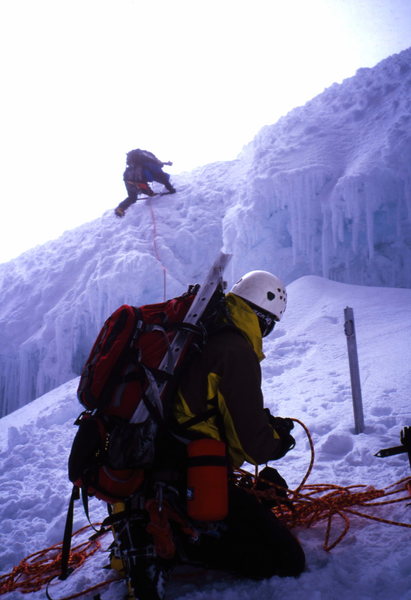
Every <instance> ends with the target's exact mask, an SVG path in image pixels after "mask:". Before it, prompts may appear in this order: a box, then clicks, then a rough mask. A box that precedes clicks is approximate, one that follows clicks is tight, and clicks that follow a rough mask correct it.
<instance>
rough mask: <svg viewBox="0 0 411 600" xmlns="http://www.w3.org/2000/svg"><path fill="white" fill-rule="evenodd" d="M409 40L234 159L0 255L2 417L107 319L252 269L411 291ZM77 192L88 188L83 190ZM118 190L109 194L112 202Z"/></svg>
mask: <svg viewBox="0 0 411 600" xmlns="http://www.w3.org/2000/svg"><path fill="white" fill-rule="evenodd" d="M410 92H411V49H410V50H407V51H405V52H403V53H401V54H399V55H395V56H393V57H390V58H389V59H387V60H385V61H383V62H382V63H380V64H379V65H377V66H376V67H375V68H374V69H362V70H360V71H359V72H358V73H357V74H356V76H355V77H353V78H350V79H348V80H346V81H344V82H343V83H342V84H341V85H336V84H335V85H333V86H332V87H331V88H329V89H327V90H325V91H324V92H323V93H322V94H321V95H319V96H318V97H316V98H314V99H313V100H312V101H311V102H309V103H308V104H306V105H305V106H303V107H300V108H297V109H295V110H293V111H292V112H291V113H289V114H288V115H287V116H285V117H284V118H282V119H280V120H279V121H278V123H276V124H275V125H271V126H267V127H264V128H263V129H262V130H261V132H260V133H259V134H258V135H257V136H256V138H255V139H254V140H253V141H252V143H251V144H249V145H248V146H246V147H245V148H244V150H243V152H242V153H241V155H240V156H239V157H238V159H237V160H235V161H232V162H227V163H214V164H211V165H206V166H205V167H203V168H199V169H196V170H195V171H193V172H191V173H186V174H182V175H180V176H179V177H175V178H173V181H174V182H175V184H176V187H177V189H178V193H177V194H176V195H174V196H164V197H162V198H155V199H153V200H150V201H146V202H139V203H137V204H136V205H134V206H132V207H131V208H130V210H129V211H128V213H127V215H126V217H125V218H124V219H122V220H118V219H116V218H115V217H114V216H113V213H112V212H111V211H109V212H108V213H106V214H104V215H103V216H102V218H101V219H98V220H96V221H93V222H91V223H86V224H85V225H83V226H82V227H79V228H77V229H75V230H72V231H68V232H66V233H65V234H64V235H63V236H61V237H60V238H59V239H58V240H56V241H53V242H49V243H47V244H44V245H43V246H39V247H37V248H34V249H32V250H30V251H29V252H26V253H25V254H23V255H21V256H20V257H18V258H17V259H15V260H13V261H10V262H9V263H6V264H2V265H0V297H1V304H0V414H5V413H8V412H11V411H12V410H14V409H16V408H18V407H19V406H22V405H24V404H26V403H27V402H29V401H30V400H32V399H33V398H35V397H37V396H39V395H41V394H43V393H45V392H46V391H48V390H50V389H53V388H54V387H56V386H58V385H60V384H61V383H63V382H65V381H67V380H69V379H71V378H72V377H74V376H76V375H78V374H79V372H80V369H81V366H82V364H83V362H84V360H85V358H86V356H87V354H88V352H89V350H90V347H91V344H92V342H93V339H94V338H95V336H96V334H97V332H98V330H99V329H100V327H101V325H102V324H103V322H104V320H105V318H106V317H107V316H108V315H109V314H110V313H111V312H112V311H113V310H114V309H115V308H117V307H118V306H119V305H121V304H123V303H130V304H136V305H138V304H143V303H146V302H157V301H161V300H162V299H164V297H170V296H172V295H176V294H178V293H181V292H183V291H184V290H185V289H186V287H187V285H188V284H190V283H197V282H199V281H201V279H202V277H203V275H204V273H205V272H206V270H207V269H208V267H209V265H210V264H211V262H212V261H213V260H214V258H215V256H216V254H217V253H218V252H219V250H220V249H221V248H224V249H225V250H226V251H228V252H231V253H232V254H233V259H232V261H231V263H230V265H229V267H228V269H227V272H226V277H227V280H228V284H229V285H231V284H232V283H233V282H234V281H235V280H236V279H237V278H238V277H239V276H241V275H242V274H243V273H244V272H246V271H247V270H250V269H255V268H260V269H267V270H270V271H272V272H275V273H277V274H278V275H280V276H281V277H282V278H283V279H284V280H285V281H286V282H287V283H288V282H290V281H293V280H295V279H296V278H298V277H300V276H303V275H308V274H312V275H321V276H323V277H326V278H329V279H334V280H337V281H341V282H346V283H356V284H365V285H376V286H391V287H411V226H410V214H411V210H410V209H411V93H410ZM79 193H81V191H79ZM117 200H118V199H115V201H113V207H114V206H115V204H116V203H117Z"/></svg>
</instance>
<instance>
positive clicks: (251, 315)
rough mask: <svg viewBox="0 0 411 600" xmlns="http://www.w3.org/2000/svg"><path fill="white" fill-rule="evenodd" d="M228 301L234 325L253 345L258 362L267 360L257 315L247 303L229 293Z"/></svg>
mask: <svg viewBox="0 0 411 600" xmlns="http://www.w3.org/2000/svg"><path fill="white" fill-rule="evenodd" d="M226 301H227V308H228V311H229V313H230V317H231V320H232V322H233V324H234V325H235V326H236V327H237V328H238V329H240V331H241V332H242V333H243V334H244V335H245V337H246V338H247V339H248V341H249V342H250V344H251V345H252V347H253V349H254V352H255V353H256V355H257V357H258V360H259V361H262V360H263V359H264V358H265V355H264V352H263V338H262V335H261V329H260V325H259V322H258V317H257V315H256V314H255V312H254V311H253V309H252V308H251V307H250V306H249V305H248V304H247V302H246V301H245V300H243V299H242V298H240V296H236V295H235V294H231V293H228V294H227V295H226Z"/></svg>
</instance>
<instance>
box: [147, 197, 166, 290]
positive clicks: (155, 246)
mask: <svg viewBox="0 0 411 600" xmlns="http://www.w3.org/2000/svg"><path fill="white" fill-rule="evenodd" d="M147 204H148V206H149V207H150V213H151V220H152V222H153V248H154V255H155V257H156V259H157V260H158V262H159V263H160V265H161V267H162V269H163V296H164V301H165V300H166V299H167V269H166V268H165V266H164V265H163V263H162V262H161V258H160V254H159V252H158V248H157V222H156V216H155V214H154V209H153V206H152V204H151V200H147Z"/></svg>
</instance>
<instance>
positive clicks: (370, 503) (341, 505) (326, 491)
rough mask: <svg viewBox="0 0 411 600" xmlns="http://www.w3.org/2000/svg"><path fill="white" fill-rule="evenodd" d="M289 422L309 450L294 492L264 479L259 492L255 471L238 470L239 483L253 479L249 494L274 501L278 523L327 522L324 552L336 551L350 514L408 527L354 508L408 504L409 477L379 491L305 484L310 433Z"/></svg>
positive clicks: (346, 530)
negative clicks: (337, 524)
mask: <svg viewBox="0 0 411 600" xmlns="http://www.w3.org/2000/svg"><path fill="white" fill-rule="evenodd" d="M292 420H293V421H295V422H296V423H298V424H299V425H301V427H302V428H303V429H304V431H305V433H306V434H307V438H308V441H309V444H310V449H311V458H310V464H309V466H308V469H307V472H306V474H305V475H304V477H303V479H302V481H301V483H300V485H299V486H298V487H297V488H296V489H295V490H289V489H285V488H281V486H278V485H277V486H276V485H275V484H273V483H272V482H270V481H268V480H264V483H266V484H267V485H268V486H270V487H271V489H269V490H263V491H260V490H258V489H256V485H257V476H258V473H257V472H256V474H255V475H254V476H251V475H250V473H248V472H246V471H242V470H239V475H240V481H241V477H244V476H246V477H248V479H249V478H250V477H251V479H252V486H251V487H250V488H249V491H250V493H253V494H255V495H256V496H258V497H260V498H261V499H262V500H270V501H272V502H273V504H274V506H273V507H272V509H271V510H272V512H273V513H274V514H275V516H276V517H277V518H278V519H279V520H281V521H282V522H283V523H284V524H285V525H286V526H287V527H289V528H290V529H292V528H294V527H305V528H308V527H311V526H312V525H314V524H315V523H318V522H320V521H326V531H325V539H324V543H323V548H324V550H326V551H330V550H332V549H333V548H335V546H337V544H339V543H340V542H341V540H342V539H343V538H344V536H345V535H346V534H347V532H348V531H349V529H350V520H349V515H355V516H357V517H362V518H365V519H371V520H373V521H378V522H379V523H385V524H387V525H396V526H399V527H408V528H411V523H402V522H398V521H392V520H389V519H384V518H382V517H376V516H374V515H371V514H367V513H366V512H363V511H362V510H361V511H360V510H357V509H354V507H356V506H358V507H362V508H364V509H367V508H368V509H369V508H375V507H377V506H383V505H388V504H395V503H398V502H406V501H410V494H411V491H410V490H411V487H410V486H411V479H410V478H409V477H407V478H405V479H401V480H400V481H397V482H396V483H393V484H391V485H389V486H388V487H387V488H384V489H382V490H381V489H376V488H375V487H373V486H367V485H361V484H359V485H349V486H339V485H334V484H321V483H319V484H311V485H305V483H306V481H307V479H308V477H309V476H310V474H311V471H312V468H313V465H314V458H315V452H314V444H313V441H312V438H311V435H310V432H309V430H308V428H307V427H306V426H305V425H304V423H303V422H302V421H300V420H299V419H295V418H293V419H292ZM249 480H250V479H249ZM260 481H261V478H260ZM276 488H277V489H278V491H279V493H278V492H277V490H276ZM399 494H401V496H400V497H396V496H398V495H399ZM389 496H392V498H391V499H389V500H384V501H381V502H376V500H377V499H380V498H387V497H389ZM336 517H339V518H340V521H341V522H342V531H341V532H340V533H339V534H338V535H337V536H336V537H335V539H334V541H331V532H332V529H333V527H335V520H336Z"/></svg>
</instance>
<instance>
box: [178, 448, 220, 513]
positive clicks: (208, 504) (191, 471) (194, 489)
mask: <svg viewBox="0 0 411 600" xmlns="http://www.w3.org/2000/svg"><path fill="white" fill-rule="evenodd" d="M187 452H188V469H187V513H188V515H189V516H190V517H191V518H192V519H195V520H197V521H220V520H221V519H224V518H225V517H226V516H227V513H228V480H227V457H226V448H225V444H224V442H220V441H218V440H212V439H209V438H204V439H200V440H193V441H192V442H190V443H189V444H188V446H187Z"/></svg>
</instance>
